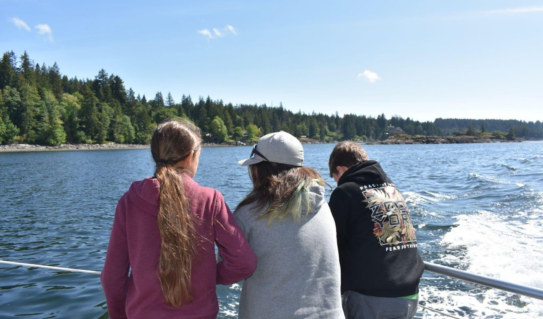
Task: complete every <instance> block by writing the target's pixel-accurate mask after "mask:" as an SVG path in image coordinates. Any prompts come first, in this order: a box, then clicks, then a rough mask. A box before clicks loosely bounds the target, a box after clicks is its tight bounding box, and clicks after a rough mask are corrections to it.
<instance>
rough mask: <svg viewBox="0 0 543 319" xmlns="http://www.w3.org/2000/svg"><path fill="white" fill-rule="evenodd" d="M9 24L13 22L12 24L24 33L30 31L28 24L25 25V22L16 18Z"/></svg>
mask: <svg viewBox="0 0 543 319" xmlns="http://www.w3.org/2000/svg"><path fill="white" fill-rule="evenodd" d="M11 22H13V24H14V25H15V26H16V27H17V28H19V29H25V30H26V31H30V27H29V26H28V24H26V22H24V21H23V20H21V19H19V18H17V17H15V18H12V19H11Z"/></svg>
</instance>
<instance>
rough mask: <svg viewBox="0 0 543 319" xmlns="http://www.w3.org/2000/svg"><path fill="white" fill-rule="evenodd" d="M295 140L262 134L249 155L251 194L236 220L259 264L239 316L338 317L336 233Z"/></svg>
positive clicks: (315, 175) (245, 287)
mask: <svg viewBox="0 0 543 319" xmlns="http://www.w3.org/2000/svg"><path fill="white" fill-rule="evenodd" d="M303 160H304V150H303V147H302V145H301V143H300V142H299V141H298V139H296V138H295V137H294V136H292V135H290V134H288V133H286V132H283V131H281V132H276V133H271V134H268V135H265V136H263V137H262V138H261V139H260V140H259V141H258V144H257V145H255V146H254V148H253V151H252V153H251V156H250V158H248V159H246V160H243V161H240V162H239V164H240V165H244V166H249V175H250V178H251V180H252V182H253V189H252V191H251V192H250V193H249V195H247V197H246V198H245V199H244V200H243V201H242V202H241V203H240V204H239V205H238V207H237V209H236V211H235V212H234V216H235V218H236V221H237V223H238V224H239V226H240V228H241V229H242V231H243V232H244V233H245V236H246V238H247V240H248V241H249V244H250V245H251V247H252V249H253V251H254V252H255V253H256V255H257V258H258V261H257V267H256V270H255V272H254V274H253V275H252V276H251V277H249V278H247V279H246V280H245V281H244V283H243V287H242V291H241V298H240V304H239V319H256V318H258V319H272V318H274V319H289V318H304V319H321V318H322V319H344V318H345V317H344V314H343V310H342V306H341V292H340V286H341V278H340V265H339V255H338V250H337V241H336V230H335V226H334V225H335V224H334V219H333V217H332V214H331V212H330V208H329V207H328V204H327V203H326V200H325V198H324V181H323V180H322V177H321V176H320V175H319V173H318V172H317V171H315V170H314V169H312V168H308V167H303Z"/></svg>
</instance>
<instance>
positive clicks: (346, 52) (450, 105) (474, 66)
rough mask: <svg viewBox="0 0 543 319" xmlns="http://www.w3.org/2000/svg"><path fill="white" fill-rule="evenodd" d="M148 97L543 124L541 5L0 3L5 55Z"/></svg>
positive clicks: (471, 1)
mask: <svg viewBox="0 0 543 319" xmlns="http://www.w3.org/2000/svg"><path fill="white" fill-rule="evenodd" d="M11 50H12V51H14V52H15V53H16V55H18V56H20V55H21V54H22V53H23V52H24V51H26V52H27V53H28V54H29V56H30V58H31V59H33V60H34V61H35V62H38V63H40V64H41V63H45V64H46V65H48V66H51V65H52V64H53V63H55V62H57V64H58V66H59V67H60V71H61V73H62V74H65V75H68V77H74V76H77V77H78V78H90V79H93V78H94V77H95V76H96V75H97V74H98V71H99V70H100V69H105V70H106V71H107V72H108V74H115V75H119V76H120V77H121V78H122V79H123V80H124V82H125V86H126V87H127V89H128V88H132V89H133V90H134V91H135V92H136V93H140V94H142V95H143V94H145V95H146V97H147V98H148V99H151V98H153V97H154V96H155V94H156V92H158V91H161V92H162V93H163V95H164V96H166V95H167V94H168V92H171V94H172V96H173V98H174V99H175V100H176V101H178V102H180V100H181V97H182V95H183V94H185V95H191V97H192V99H193V101H194V100H197V99H198V97H199V96H203V97H207V96H210V97H211V98H212V99H214V100H218V99H222V100H223V101H224V102H225V103H230V102H231V103H233V104H234V105H236V104H242V103H246V104H259V105H260V104H267V105H268V106H279V105H280V103H282V105H283V106H284V107H285V108H287V109H289V110H292V111H294V112H297V111H302V112H305V113H311V112H316V113H325V114H333V113H336V112H338V113H339V114H340V115H343V114H351V113H354V114H358V115H368V116H377V115H379V114H382V113H384V114H385V115H386V116H387V117H391V116H394V115H396V116H402V117H404V118H407V117H410V118H412V119H416V120H421V121H433V120H434V119H436V118H473V119H487V118H491V119H518V120H525V121H536V120H540V121H543V1H523V0H455V1H435V0H429V1H421V0H410V1H398V0H389V1H360V0H358V1H341V0H337V1H333V2H332V1H317V0H311V1H305V0H303V1H296V0H289V1H283V0H276V1H258V0H251V1H248V0H243V1H228V0H226V1H213V0H212V1H186V0H185V1H158V0H156V1H139V0H131V1H124V0H122V1H101V0H94V1H73V0H72V1H56V0H16V1H13V0H0V51H1V53H3V52H6V51H11Z"/></svg>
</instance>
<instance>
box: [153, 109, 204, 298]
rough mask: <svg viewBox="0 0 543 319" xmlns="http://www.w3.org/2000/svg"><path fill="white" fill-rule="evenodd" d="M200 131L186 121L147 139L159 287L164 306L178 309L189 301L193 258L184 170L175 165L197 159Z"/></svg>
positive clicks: (160, 128) (175, 122) (192, 219)
mask: <svg viewBox="0 0 543 319" xmlns="http://www.w3.org/2000/svg"><path fill="white" fill-rule="evenodd" d="M200 136H201V134H200V129H199V128H198V127H196V126H195V125H194V124H192V123H191V122H189V121H186V120H182V119H180V120H169V121H166V122H163V123H161V124H160V125H159V126H158V127H157V128H156V130H155V132H154V133H153V138H152V139H151V153H152V154H153V159H154V160H155V163H156V170H155V176H156V178H157V179H158V181H159V183H160V209H159V211H158V217H157V224H158V230H159V232H160V238H161V242H160V258H159V270H160V286H161V287H162V292H163V293H164V296H165V297H166V302H167V303H168V304H169V305H171V306H173V307H180V306H182V305H183V304H186V303H189V302H190V301H191V300H192V295H191V291H192V285H191V282H192V259H193V257H194V256H195V255H196V247H195V246H196V244H195V241H196V240H195V235H196V230H195V223H196V220H195V217H194V216H193V214H192V211H191V208H190V205H189V202H188V199H187V197H186V196H185V190H184V187H183V175H182V173H183V172H184V171H185V170H186V168H185V167H178V165H176V164H177V163H179V162H180V161H182V160H184V159H186V158H187V156H194V157H196V156H198V152H199V151H200V144H201V137H200Z"/></svg>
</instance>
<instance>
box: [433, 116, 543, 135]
mask: <svg viewBox="0 0 543 319" xmlns="http://www.w3.org/2000/svg"><path fill="white" fill-rule="evenodd" d="M434 124H435V126H436V127H437V128H439V129H441V131H442V132H443V134H445V135H453V134H455V133H456V135H458V132H462V133H464V134H465V135H472V136H473V135H476V134H481V133H485V132H488V133H492V132H496V133H497V134H495V135H496V136H498V135H500V133H503V134H506V133H507V134H509V135H510V136H511V135H513V136H515V135H516V137H522V138H527V139H541V138H543V123H542V122H541V121H536V122H525V121H518V120H470V119H442V118H438V119H436V120H435V121H434ZM503 134H502V135H503Z"/></svg>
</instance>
